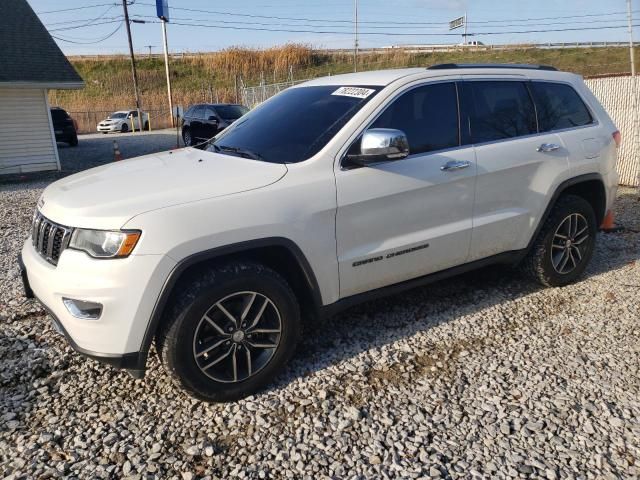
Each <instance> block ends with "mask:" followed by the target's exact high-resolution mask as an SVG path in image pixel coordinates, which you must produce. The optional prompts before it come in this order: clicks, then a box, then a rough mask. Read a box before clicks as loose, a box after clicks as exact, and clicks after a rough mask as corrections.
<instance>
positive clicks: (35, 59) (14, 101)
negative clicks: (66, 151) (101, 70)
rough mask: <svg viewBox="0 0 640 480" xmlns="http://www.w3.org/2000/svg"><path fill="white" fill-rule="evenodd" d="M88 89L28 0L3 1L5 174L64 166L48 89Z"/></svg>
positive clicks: (1, 160)
mask: <svg viewBox="0 0 640 480" xmlns="http://www.w3.org/2000/svg"><path fill="white" fill-rule="evenodd" d="M83 87H84V82H83V81H82V78H81V77H80V75H78V73H77V72H76V71H75V69H74V68H73V67H72V66H71V64H70V63H69V61H68V60H67V58H66V57H65V56H64V54H63V53H62V51H61V50H60V48H58V46H57V45H56V43H55V41H54V40H53V38H52V37H51V35H49V33H48V32H47V29H46V28H45V27H44V25H43V24H42V23H41V22H40V20H39V19H38V16H37V15H36V14H35V12H34V11H33V10H32V9H31V7H30V6H29V4H28V3H27V2H26V0H2V1H0V175H3V174H12V173H24V172H35V171H41V170H59V169H60V160H59V159H58V149H57V146H56V140H55V135H54V131H53V125H52V123H51V112H50V110H49V101H48V95H47V91H48V90H49V89H52V88H55V89H58V88H65V89H66V88H69V89H73V88H83Z"/></svg>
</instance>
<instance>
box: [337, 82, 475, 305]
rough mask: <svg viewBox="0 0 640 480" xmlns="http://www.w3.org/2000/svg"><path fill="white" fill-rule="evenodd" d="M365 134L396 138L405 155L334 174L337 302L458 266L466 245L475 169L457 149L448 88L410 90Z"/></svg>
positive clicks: (468, 151) (453, 101) (462, 148)
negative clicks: (403, 139) (391, 133)
mask: <svg viewBox="0 0 640 480" xmlns="http://www.w3.org/2000/svg"><path fill="white" fill-rule="evenodd" d="M368 128H394V129H398V130H402V131H404V132H405V134H406V135H407V138H408V140H409V148H410V152H411V153H410V155H409V156H408V157H407V158H404V159H402V160H395V161H388V162H382V163H378V164H374V165H371V166H367V167H353V168H348V169H346V168H344V164H343V168H341V167H340V166H338V168H337V169H336V186H337V194H338V212H337V216H336V237H337V247H338V265H339V270H340V295H341V297H343V298H344V297H346V296H349V295H353V294H357V293H360V292H364V291H367V290H371V289H374V288H378V287H383V286H386V285H391V284H394V283H397V282H401V281H403V280H408V279H411V278H415V277H419V276H422V275H426V274H428V273H431V272H435V271H438V270H443V269H446V268H448V267H452V266H454V265H459V264H461V263H464V262H465V261H466V259H467V256H468V253H469V243H470V240H471V229H472V213H473V198H474V195H473V191H474V182H475V171H476V165H475V159H474V151H473V147H472V146H471V145H461V144H460V129H459V117H458V104H457V87H456V84H455V82H453V81H449V82H441V83H428V84H423V85H418V86H415V87H412V88H410V89H409V90H407V91H406V92H404V93H402V94H401V95H399V96H398V97H396V99H395V100H393V101H392V102H391V103H390V104H389V106H388V107H387V108H386V109H385V110H384V111H383V112H382V114H381V115H380V116H379V117H378V118H377V119H376V120H374V121H373V123H372V124H371V125H370V126H369V127H368ZM358 148H359V142H358V141H356V142H355V143H354V144H353V145H352V147H351V148H350V153H356V152H355V151H354V150H353V149H356V150H357V149H358ZM454 166H455V168H454Z"/></svg>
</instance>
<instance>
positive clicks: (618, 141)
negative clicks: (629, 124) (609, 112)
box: [612, 130, 622, 148]
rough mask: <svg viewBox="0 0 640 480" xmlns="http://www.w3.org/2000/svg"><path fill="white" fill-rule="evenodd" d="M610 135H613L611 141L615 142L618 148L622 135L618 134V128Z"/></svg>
mask: <svg viewBox="0 0 640 480" xmlns="http://www.w3.org/2000/svg"><path fill="white" fill-rule="evenodd" d="M612 135H613V141H614V142H616V148H618V147H619V146H620V144H621V143H622V135H621V134H620V130H616V131H615V132H613V133H612Z"/></svg>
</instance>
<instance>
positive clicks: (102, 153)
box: [58, 129, 184, 174]
mask: <svg viewBox="0 0 640 480" xmlns="http://www.w3.org/2000/svg"><path fill="white" fill-rule="evenodd" d="M114 140H115V141H116V142H117V143H118V147H119V148H120V153H121V154H122V157H123V158H125V159H126V158H133V157H138V156H140V155H146V154H148V153H155V152H161V151H165V150H169V149H172V148H175V147H176V142H177V139H176V131H175V130H171V129H163V130H152V131H151V132H143V133H140V132H138V133H132V132H129V133H109V134H104V133H90V134H87V135H80V136H78V146H77V147H69V146H68V145H67V144H65V143H58V154H59V156H60V166H61V167H62V172H63V174H64V173H72V172H77V171H80V170H85V169H87V168H91V167H96V166H98V165H102V164H104V163H109V162H112V161H113V141H114ZM180 146H184V145H182V139H180Z"/></svg>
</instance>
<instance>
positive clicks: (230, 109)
mask: <svg viewBox="0 0 640 480" xmlns="http://www.w3.org/2000/svg"><path fill="white" fill-rule="evenodd" d="M248 111H249V109H248V108H247V107H243V106H242V105H216V112H218V115H220V117H221V118H224V119H225V120H227V119H229V120H237V119H238V118H240V117H241V116H243V115H244V114H245V113H247V112H248Z"/></svg>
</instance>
